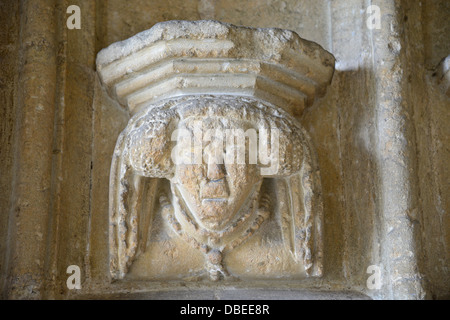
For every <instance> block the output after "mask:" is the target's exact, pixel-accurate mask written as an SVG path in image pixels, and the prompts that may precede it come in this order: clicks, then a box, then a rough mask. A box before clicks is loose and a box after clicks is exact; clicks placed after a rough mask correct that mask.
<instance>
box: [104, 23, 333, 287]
mask: <svg viewBox="0 0 450 320" xmlns="http://www.w3.org/2000/svg"><path fill="white" fill-rule="evenodd" d="M199 39H201V40H199ZM210 39H214V41H216V40H217V39H221V40H220V41H223V42H226V43H228V45H223V44H221V43H219V44H218V46H219V47H221V48H222V49H220V50H219V49H218V47H217V45H216V43H214V42H212V41H209V40H210ZM243 39H253V42H249V41H246V42H244V41H243ZM159 46H162V48H164V50H162V51H161V49H158V50H155V47H159ZM172 48H175V49H176V50H172ZM223 48H225V49H223ZM217 51H219V52H221V53H220V54H219V55H217V53H214V54H212V55H211V52H217ZM142 52H146V53H144V54H143V53H142ZM174 52H175V53H174ZM161 53H163V56H161ZM173 53H174V54H173ZM192 55H194V56H197V57H196V58H192ZM143 56H145V58H142V57H143ZM198 56H200V57H198ZM141 58H142V59H141ZM159 59H162V60H163V61H164V64H165V65H169V66H171V67H172V68H174V67H177V68H178V67H180V68H178V69H177V70H176V71H175V73H178V72H179V73H180V79H182V83H183V85H184V84H185V83H186V82H189V79H191V78H193V79H196V78H198V76H201V77H204V75H205V72H206V73H207V77H205V78H207V79H209V81H203V82H202V81H198V82H196V85H195V86H194V87H191V88H189V89H191V90H188V91H183V90H181V91H180V88H179V86H178V81H176V82H167V83H166V84H165V86H166V88H167V90H165V94H163V98H161V97H159V96H154V95H147V98H146V99H147V100H145V102H142V104H141V107H140V108H138V110H136V109H135V107H136V105H135V104H134V102H133V101H134V100H133V99H130V98H126V99H123V98H122V96H121V94H120V93H118V91H120V90H118V88H120V87H121V86H122V84H123V83H125V82H126V83H127V85H126V86H128V91H129V92H135V91H139V92H146V91H147V89H148V88H150V90H153V88H154V87H155V83H159V82H160V81H165V79H166V78H167V74H166V73H164V72H154V69H155V68H152V67H149V68H148V69H149V70H150V71H148V72H147V74H145V75H143V73H142V71H141V70H142V69H143V68H146V67H147V65H148V63H149V62H151V63H155V64H157V63H158V62H157V61H158V60H159ZM186 60H189V61H188V63H187V65H186V66H185V67H186V70H185V71H183V70H180V69H181V65H182V64H183V63H185V62H186ZM155 61H156V62H155ZM263 61H264V62H263ZM141 63H142V65H140V64H141ZM262 63H265V64H266V68H268V67H270V68H271V69H272V70H273V71H276V70H278V72H273V71H272V72H267V73H266V74H264V75H262V77H263V78H267V79H268V80H266V81H270V82H272V83H273V86H274V87H275V89H269V88H267V89H266V90H262V88H260V89H259V90H252V91H248V90H245V91H240V90H239V89H240V88H239V85H237V83H240V80H239V79H240V78H242V77H246V76H248V75H251V76H256V77H259V76H260V71H261V70H260V68H259V67H260V66H261V64H262ZM333 63H334V58H333V57H332V56H331V55H330V54H329V53H327V52H326V51H325V50H323V49H321V48H320V47H319V46H317V45H316V44H313V43H309V42H306V41H303V40H302V39H300V38H299V37H298V36H297V35H295V34H294V33H292V32H290V31H285V30H278V29H250V28H243V27H235V26H231V25H226V24H222V23H219V22H214V21H198V22H182V21H175V22H167V23H161V24H158V25H156V26H155V27H154V28H152V29H151V30H149V31H146V32H143V33H141V34H139V35H137V36H135V37H133V38H131V39H129V40H126V41H124V42H121V43H119V44H113V45H111V46H110V47H109V48H108V49H105V50H104V51H102V52H100V54H99V57H98V59H97V65H98V70H99V73H100V76H101V78H102V79H103V81H104V82H105V84H106V85H107V86H112V87H113V89H112V90H110V91H111V92H114V91H115V92H116V93H118V94H117V99H118V100H119V101H121V100H122V101H123V100H124V101H126V102H127V106H128V107H129V108H130V110H131V111H132V113H134V114H135V115H134V116H133V117H132V118H131V120H130V122H129V123H128V126H127V128H126V129H125V130H124V131H123V132H122V134H121V135H120V136H119V138H118V142H117V145H116V150H115V153H114V158H113V162H112V169H111V178H110V179H111V180H110V181H111V182H110V223H111V228H110V257H111V275H112V276H113V278H119V279H121V278H124V277H125V275H126V274H127V272H128V269H129V268H130V267H131V271H130V273H131V277H132V278H134V279H136V278H143V279H161V278H164V279H177V278H183V279H196V280H198V279H201V278H202V275H203V273H202V271H203V269H205V270H206V272H207V274H208V275H209V278H210V279H211V280H218V279H220V278H229V277H230V276H232V277H238V278H286V277H288V278H302V277H304V276H305V275H314V276H320V275H322V262H321V260H322V250H323V249H322V240H321V239H322V234H321V224H322V203H321V199H320V194H321V190H320V177H319V169H318V167H317V164H316V160H315V157H316V156H315V151H314V148H313V146H312V144H311V142H310V139H309V137H308V135H307V133H306V132H305V131H304V129H303V128H302V127H301V125H300V123H298V122H297V120H296V119H295V118H294V117H293V116H294V115H297V116H298V115H299V114H301V111H303V107H302V108H301V109H300V110H297V109H295V108H291V109H289V108H286V103H287V102H286V101H285V102H284V103H282V102H280V100H277V98H278V97H280V96H285V94H286V93H285V92H280V90H279V88H278V87H277V85H276V83H277V80H278V81H280V79H283V78H285V79H286V78H287V79H289V77H291V75H292V74H296V75H295V78H297V79H304V80H303V81H307V82H309V87H310V91H309V94H310V97H309V100H310V101H314V99H315V95H316V94H323V92H324V91H325V90H324V86H325V85H326V84H327V83H329V82H330V79H331V76H332V74H333V65H332V64H333ZM230 64H233V65H234V67H233V68H229V67H227V68H224V66H229V65H230ZM252 64H253V65H255V66H256V68H252V67H251V65H252ZM205 65H206V67H205ZM311 65H312V66H314V67H313V68H312V69H311ZM125 70H128V71H127V74H126V75H125V74H124V72H125ZM170 70H171V71H173V69H170ZM255 71H256V75H254V72H255ZM209 72H211V73H209ZM208 73H209V74H208ZM148 74H152V75H151V76H148ZM223 75H226V76H227V79H226V80H225V81H223V82H222V83H221V84H219V85H218V86H216V87H211V85H210V81H213V82H214V80H215V79H217V78H219V79H220V78H221V77H222V76H223ZM169 76H170V75H169ZM121 77H126V80H114V79H120V78H121ZM136 79H139V80H136ZM235 79H238V80H237V83H236V81H235ZM117 83H118V84H117ZM285 85H286V84H285ZM316 88H320V93H316ZM114 89H115V90H114ZM269 90H271V91H270V93H269V94H266V93H267V91H269ZM294 90H299V91H301V90H303V91H305V90H304V87H303V86H301V85H300V86H298V85H295V86H294V87H293V88H292V89H291V92H290V94H291V95H292V99H293V100H296V101H299V100H301V99H299V97H298V96H296V95H295V94H293V92H292V91H294ZM120 92H122V91H120ZM157 92H160V90H157ZM205 93H208V94H209V95H205ZM302 95H303V93H302ZM304 95H305V96H306V94H304ZM288 105H289V104H288ZM295 107H297V106H295ZM286 111H288V112H286ZM289 112H290V113H289ZM252 130H253V131H252ZM177 131H178V133H177ZM208 132H213V136H212V137H209V138H208V137H207V135H208ZM218 132H220V133H221V135H222V136H220V137H219V136H218ZM230 132H233V134H232V135H231V136H230ZM249 132H250V134H249ZM263 132H268V134H267V136H265V135H264V134H263ZM174 133H175V136H174ZM251 133H254V134H253V135H252V134H251ZM198 134H200V136H198ZM225 134H226V137H225ZM186 137H187V138H188V140H187V143H185V142H184V143H183V142H181V141H182V140H183V139H185V138H186ZM246 137H247V138H248V140H249V141H248V143H247V142H246ZM230 138H231V140H230ZM275 138H276V139H275ZM173 140H176V142H175V143H173V142H172V141H173ZM208 142H209V144H208ZM192 143H193V144H192ZM266 143H267V144H268V146H269V148H266V149H267V150H265V151H263V150H262V149H263V148H264V145H265V144H266ZM252 147H254V148H252ZM238 148H240V150H242V158H241V159H238V154H236V153H235V152H236V151H235V150H237V149H238ZM194 149H196V151H198V153H197V154H194V156H193V158H191V153H192V151H191V150H194ZM257 149H259V150H257ZM230 150H231V151H232V152H233V154H231V157H229V154H228V153H229V152H230ZM185 153H187V154H188V156H189V159H185V158H183V157H184V154H185ZM194 153H195V152H194ZM178 154H180V155H181V157H182V158H183V159H181V161H180V159H176V156H178ZM174 155H175V157H174ZM266 155H267V156H268V158H267V160H268V161H266V160H265V159H262V156H263V157H264V156H266ZM196 156H198V159H195V160H194V158H195V157H196ZM253 157H254V159H253ZM252 159H253V160H252ZM184 160H186V161H184ZM272 169H273V170H272ZM144 177H147V179H145V178H144ZM148 178H153V179H148ZM155 178H159V179H161V178H165V179H168V180H169V181H170V188H168V187H164V182H163V181H161V182H159V181H158V179H155ZM149 184H150V185H159V186H158V187H157V188H156V190H157V191H156V192H153V194H152V195H150V194H148V195H147V194H146V193H145V191H144V190H146V189H148V188H150V189H152V190H154V187H146V185H149ZM169 190H170V191H169ZM158 193H162V194H165V195H163V196H162V199H170V200H163V201H164V205H163V204H161V202H160V203H158V201H157V199H156V198H155V197H156V196H158ZM160 197H161V196H160ZM149 198H150V200H149V202H148V203H149V204H148V205H147V206H144V205H143V203H142V202H147V199H149ZM269 199H270V200H269ZM282 204H284V205H282ZM158 220H162V221H163V224H162V225H161V224H159V225H158V224H156V221H158ZM164 223H165V224H166V227H163V225H164ZM155 235H161V236H159V237H164V239H165V241H164V243H162V242H161V240H160V239H158V236H155ZM163 235H164V236H163ZM180 239H181V240H183V241H184V242H185V243H188V244H190V246H191V247H193V249H194V251H192V249H191V250H190V249H189V247H186V246H185V245H184V244H181V245H180V244H179V242H180ZM145 242H146V243H145ZM165 246H169V247H170V251H167V250H166V249H164V247H165ZM182 248H183V249H182ZM201 248H202V250H204V252H205V254H206V256H205V263H204V266H202V263H200V264H198V263H196V262H194V261H191V257H192V256H195V255H198V254H199V252H198V250H199V249H201ZM175 252H176V254H175ZM268 257H271V258H268ZM134 261H135V262H134ZM152 261H158V263H157V265H154V264H153V262H152ZM167 265H170V266H171V268H170V269H169V270H168V269H167V268H166V267H165V266H167ZM193 270H195V271H193Z"/></svg>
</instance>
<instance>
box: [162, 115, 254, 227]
mask: <svg viewBox="0 0 450 320" xmlns="http://www.w3.org/2000/svg"><path fill="white" fill-rule="evenodd" d="M199 124H200V125H201V134H200V135H199V134H198V132H199V131H195V130H199V128H200V127H199ZM178 128H179V129H181V130H180V131H179V135H183V136H184V137H183V138H186V136H187V135H188V134H190V136H191V137H192V138H193V140H192V141H193V142H194V143H191V144H190V143H187V144H186V143H182V144H181V147H180V149H179V150H178V152H179V154H181V155H182V156H183V157H185V158H187V159H191V160H194V161H185V162H184V163H181V164H178V165H177V166H176V169H175V175H174V177H173V179H172V180H171V181H172V183H174V184H175V185H176V187H177V188H178V190H179V192H180V194H181V196H182V198H183V200H184V201H185V203H186V205H187V206H188V208H189V210H190V212H191V214H192V215H193V216H194V217H195V219H196V220H197V222H198V223H200V224H201V225H202V226H203V227H204V228H206V229H209V230H213V231H220V230H222V229H224V228H225V227H227V225H228V224H229V223H230V222H232V221H233V220H234V219H233V218H236V215H237V214H238V213H239V209H240V208H241V207H242V205H243V204H244V203H245V201H246V200H247V199H248V198H249V196H251V195H252V194H253V193H254V192H255V191H257V190H256V189H257V187H259V184H258V182H260V181H261V179H262V177H261V176H260V174H259V170H258V167H257V164H250V163H249V157H248V154H249V151H248V148H247V147H245V149H246V150H242V147H243V145H242V144H241V145H239V144H238V143H228V144H227V142H226V139H225V136H224V137H223V139H222V138H221V137H220V133H226V132H243V131H246V130H247V129H249V125H248V123H246V122H244V121H236V120H230V119H219V118H203V119H201V121H199V120H194V118H188V119H187V120H184V121H183V122H181V123H180V124H179V127H178ZM227 130H228V131H227ZM230 130H233V131H230ZM240 130H242V131H240ZM213 132H214V133H216V136H215V137H214V134H213V135H212V136H211V135H210V134H211V133H213ZM180 138H181V137H180ZM242 138H243V137H242V136H241V137H240V139H242ZM243 139H245V137H244V138H243ZM205 140H206V141H205ZM178 141H180V140H178ZM244 145H245V146H247V144H244ZM199 149H200V150H199ZM227 149H228V150H227ZM226 152H235V153H234V154H237V152H244V153H242V154H245V163H243V162H242V161H238V159H237V157H236V156H235V157H227V156H226ZM199 155H201V157H202V158H201V160H202V161H201V162H199V161H195V159H197V160H198V159H199V158H198V156H199ZM196 156H197V158H196Z"/></svg>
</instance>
